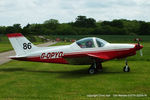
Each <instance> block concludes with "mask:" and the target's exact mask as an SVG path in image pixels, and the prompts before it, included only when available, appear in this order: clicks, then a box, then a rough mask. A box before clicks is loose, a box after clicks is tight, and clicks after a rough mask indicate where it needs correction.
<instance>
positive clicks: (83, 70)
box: [0, 41, 150, 100]
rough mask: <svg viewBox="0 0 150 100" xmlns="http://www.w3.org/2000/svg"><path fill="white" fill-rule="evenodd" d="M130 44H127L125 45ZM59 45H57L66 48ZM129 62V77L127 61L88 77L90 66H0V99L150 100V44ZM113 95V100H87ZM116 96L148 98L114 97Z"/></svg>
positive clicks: (114, 62)
mask: <svg viewBox="0 0 150 100" xmlns="http://www.w3.org/2000/svg"><path fill="white" fill-rule="evenodd" d="M126 42H127V41H126ZM67 44H70V43H68V42H60V43H57V44H55V45H67ZM142 44H143V45H144V48H143V54H144V56H143V57H140V55H139V52H137V55H136V56H132V57H129V58H128V63H129V66H130V68H131V71H130V72H129V73H125V72H123V71H122V69H123V67H124V65H125V62H124V60H112V61H107V62H104V63H103V68H104V69H103V72H101V73H97V74H94V75H89V74H88V73H87V70H88V68H89V66H88V65H81V66H77V65H64V64H50V63H39V62H25V61H15V60H12V61H11V62H9V63H6V64H3V65H0V99H10V100H11V99H14V100H20V99H25V100H26V99H28V100H30V99H41V100H45V99H51V100H58V99H61V100H62V99H67V100H71V99H73V100H78V99H85V100H86V99H92V100H93V99H94V100H95V99H96V100H97V99H112V100H116V99H118V100H120V99H125V100H126V99H130V100H133V99H143V100H145V99H150V58H149V57H150V52H149V51H150V42H143V43H142ZM95 94H101V95H103V94H110V95H111V97H91V98H90V97H87V95H95ZM113 94H147V97H113Z"/></svg>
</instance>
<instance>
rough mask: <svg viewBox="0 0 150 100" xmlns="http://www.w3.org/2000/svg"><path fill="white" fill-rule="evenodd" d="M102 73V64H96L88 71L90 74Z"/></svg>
mask: <svg viewBox="0 0 150 100" xmlns="http://www.w3.org/2000/svg"><path fill="white" fill-rule="evenodd" d="M101 71H102V64H101V62H94V63H93V64H92V65H91V66H90V68H89V69H88V73H89V74H95V73H96V72H101Z"/></svg>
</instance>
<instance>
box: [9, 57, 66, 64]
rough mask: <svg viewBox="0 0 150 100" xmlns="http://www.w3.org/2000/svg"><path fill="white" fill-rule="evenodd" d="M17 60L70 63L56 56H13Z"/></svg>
mask: <svg viewBox="0 0 150 100" xmlns="http://www.w3.org/2000/svg"><path fill="white" fill-rule="evenodd" d="M11 59H15V60H22V61H34V62H47V63H59V64H68V62H67V61H66V60H65V59H64V58H54V59H41V58H40V57H22V58H21V57H20V58H15V57H14V58H11Z"/></svg>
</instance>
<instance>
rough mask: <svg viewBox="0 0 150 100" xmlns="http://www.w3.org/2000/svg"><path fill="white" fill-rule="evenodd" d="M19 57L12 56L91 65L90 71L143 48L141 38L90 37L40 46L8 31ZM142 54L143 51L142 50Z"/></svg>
mask: <svg viewBox="0 0 150 100" xmlns="http://www.w3.org/2000/svg"><path fill="white" fill-rule="evenodd" d="M7 36H8V38H9V40H10V42H11V44H12V46H13V48H14V50H15V52H16V56H10V58H11V59H15V60H23V61H35V62H47V63H60V64H73V65H91V66H90V68H89V69H88V73H89V74H94V73H96V72H97V71H102V62H104V61H108V60H112V59H116V58H117V59H120V58H127V57H128V56H133V55H135V54H136V51H137V50H140V49H142V48H143V46H142V45H140V43H139V39H137V41H138V43H137V44H112V43H108V42H107V41H105V40H103V39H100V38H96V37H87V38H83V39H80V40H78V41H76V42H74V43H72V44H70V45H64V46H51V47H37V46H35V45H33V44H32V43H31V42H30V41H29V40H28V39H26V38H25V37H24V36H23V35H22V34H21V33H11V34H7ZM141 55H142V52H141ZM125 62H126V63H125V67H124V68H123V71H124V72H129V71H130V68H129V66H128V63H127V60H126V61H125Z"/></svg>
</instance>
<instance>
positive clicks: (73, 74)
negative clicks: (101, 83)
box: [0, 67, 125, 78]
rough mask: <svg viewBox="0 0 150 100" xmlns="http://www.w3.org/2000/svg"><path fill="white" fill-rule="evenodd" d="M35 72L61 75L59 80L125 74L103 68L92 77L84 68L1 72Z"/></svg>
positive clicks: (8, 69) (23, 69)
mask: <svg viewBox="0 0 150 100" xmlns="http://www.w3.org/2000/svg"><path fill="white" fill-rule="evenodd" d="M17 71H18V72H33V73H34V72H35V73H48V74H60V76H59V78H80V77H86V76H89V77H90V76H93V75H100V74H101V75H105V74H112V75H113V74H125V73H124V72H122V71H116V72H115V71H114V72H113V71H111V72H110V71H109V70H108V68H106V67H105V68H103V71H102V72H98V73H96V74H93V75H90V74H88V72H87V68H82V69H79V70H72V71H68V70H67V71H61V70H60V71H51V70H48V71H45V70H33V69H26V68H1V69H0V72H17Z"/></svg>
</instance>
